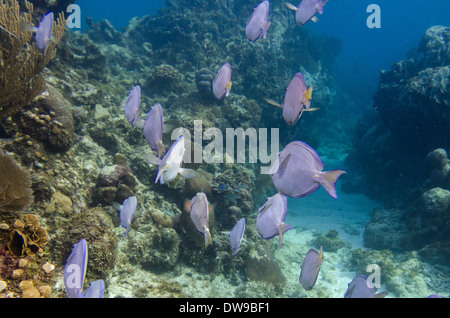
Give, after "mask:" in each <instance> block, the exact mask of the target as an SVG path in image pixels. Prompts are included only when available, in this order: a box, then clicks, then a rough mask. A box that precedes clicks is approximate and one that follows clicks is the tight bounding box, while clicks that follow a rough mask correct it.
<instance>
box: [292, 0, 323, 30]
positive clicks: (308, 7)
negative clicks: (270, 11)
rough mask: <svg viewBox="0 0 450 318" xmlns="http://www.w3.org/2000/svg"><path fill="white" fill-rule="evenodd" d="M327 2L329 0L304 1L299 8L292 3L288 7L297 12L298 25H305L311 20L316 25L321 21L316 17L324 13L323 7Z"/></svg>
mask: <svg viewBox="0 0 450 318" xmlns="http://www.w3.org/2000/svg"><path fill="white" fill-rule="evenodd" d="M327 2H328V0H323V1H322V0H302V2H300V4H299V5H298V7H295V6H294V5H292V4H290V3H286V6H287V7H288V8H289V9H291V10H295V11H297V12H296V13H295V21H297V24H298V25H304V24H305V23H306V22H308V21H309V20H312V21H313V22H314V23H316V22H318V21H319V19H317V17H316V16H315V15H316V14H317V13H319V14H322V13H323V7H324V6H325V4H326V3H327Z"/></svg>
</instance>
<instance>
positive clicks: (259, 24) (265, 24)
mask: <svg viewBox="0 0 450 318" xmlns="http://www.w3.org/2000/svg"><path fill="white" fill-rule="evenodd" d="M268 17H269V1H263V2H261V3H260V4H259V5H258V6H257V7H256V8H255V9H254V11H253V14H252V16H251V17H250V19H249V20H248V22H247V26H246V27H245V35H247V38H248V39H249V40H250V41H252V42H255V41H256V40H258V39H259V38H260V37H261V35H262V37H263V39H265V38H266V35H267V30H268V29H269V27H270V21H267V18H268Z"/></svg>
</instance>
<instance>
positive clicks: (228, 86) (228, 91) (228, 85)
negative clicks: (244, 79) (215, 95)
mask: <svg viewBox="0 0 450 318" xmlns="http://www.w3.org/2000/svg"><path fill="white" fill-rule="evenodd" d="M232 85H233V83H232V82H228V84H227V92H226V94H225V97H228V95H229V94H230V91H231V86H232Z"/></svg>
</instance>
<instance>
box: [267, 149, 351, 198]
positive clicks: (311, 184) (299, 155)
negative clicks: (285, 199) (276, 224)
mask: <svg viewBox="0 0 450 318" xmlns="http://www.w3.org/2000/svg"><path fill="white" fill-rule="evenodd" d="M324 167H325V164H324V163H323V161H322V159H320V157H319V155H318V154H317V152H316V151H315V150H314V149H312V148H311V147H310V146H309V145H308V144H306V143H305V142H302V141H293V142H291V143H289V144H288V145H287V146H286V147H285V148H284V149H283V150H282V151H281V152H280V153H279V154H278V156H277V159H276V160H275V162H274V164H273V165H272V167H271V168H270V170H269V174H270V175H271V176H272V180H273V183H274V185H275V187H276V188H277V189H278V191H279V192H280V193H283V194H285V195H288V196H290V197H293V198H302V197H304V196H307V195H309V194H311V193H313V192H314V191H316V190H317V189H319V187H320V186H323V187H324V188H325V190H326V191H327V192H328V194H329V195H331V196H332V197H333V198H335V199H337V194H336V182H337V180H338V178H339V177H340V176H341V175H342V174H344V173H346V172H345V171H344V170H330V171H324V172H323V171H322V170H323V169H324Z"/></svg>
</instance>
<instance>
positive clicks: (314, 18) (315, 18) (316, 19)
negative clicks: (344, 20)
mask: <svg viewBox="0 0 450 318" xmlns="http://www.w3.org/2000/svg"><path fill="white" fill-rule="evenodd" d="M311 21H312V22H314V23H317V22H319V19H318V18H317V17H315V16H314V17H312V18H311Z"/></svg>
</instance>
